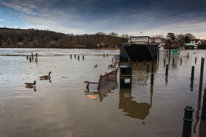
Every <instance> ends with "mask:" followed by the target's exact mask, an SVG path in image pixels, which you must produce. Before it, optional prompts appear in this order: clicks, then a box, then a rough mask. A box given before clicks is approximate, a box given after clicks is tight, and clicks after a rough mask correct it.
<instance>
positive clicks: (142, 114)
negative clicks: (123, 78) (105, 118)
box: [119, 86, 153, 120]
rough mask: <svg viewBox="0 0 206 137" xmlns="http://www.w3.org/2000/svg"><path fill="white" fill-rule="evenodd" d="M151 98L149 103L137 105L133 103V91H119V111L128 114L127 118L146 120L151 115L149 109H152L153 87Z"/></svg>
mask: <svg viewBox="0 0 206 137" xmlns="http://www.w3.org/2000/svg"><path fill="white" fill-rule="evenodd" d="M150 93H151V97H150V104H149V103H137V102H136V101H132V98H134V97H132V94H131V89H120V91H119V109H123V112H127V114H125V115H126V116H129V117H131V118H138V119H142V120H144V119H145V118H146V117H147V116H148V115H149V109H150V108H151V107H152V95H153V86H151V91H150Z"/></svg>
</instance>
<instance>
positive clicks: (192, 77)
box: [191, 66, 195, 79]
mask: <svg viewBox="0 0 206 137" xmlns="http://www.w3.org/2000/svg"><path fill="white" fill-rule="evenodd" d="M194 70H195V67H194V66H192V72H191V79H194Z"/></svg>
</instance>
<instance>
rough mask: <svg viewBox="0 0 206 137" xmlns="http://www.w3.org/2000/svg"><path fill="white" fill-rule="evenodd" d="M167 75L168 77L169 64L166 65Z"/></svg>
mask: <svg viewBox="0 0 206 137" xmlns="http://www.w3.org/2000/svg"><path fill="white" fill-rule="evenodd" d="M165 75H166V76H168V64H167V65H166V72H165Z"/></svg>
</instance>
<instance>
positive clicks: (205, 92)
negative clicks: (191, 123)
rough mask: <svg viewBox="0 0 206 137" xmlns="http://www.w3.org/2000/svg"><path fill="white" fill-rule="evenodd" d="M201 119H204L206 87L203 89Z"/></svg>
mask: <svg viewBox="0 0 206 137" xmlns="http://www.w3.org/2000/svg"><path fill="white" fill-rule="evenodd" d="M201 117H202V118H205V119H206V87H205V89H204V95H203V101H202V114H201Z"/></svg>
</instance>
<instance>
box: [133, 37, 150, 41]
mask: <svg viewBox="0 0 206 137" xmlns="http://www.w3.org/2000/svg"><path fill="white" fill-rule="evenodd" d="M148 38H149V37H147V36H145V37H131V42H135V41H138V42H139V41H144V42H147V41H148Z"/></svg>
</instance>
